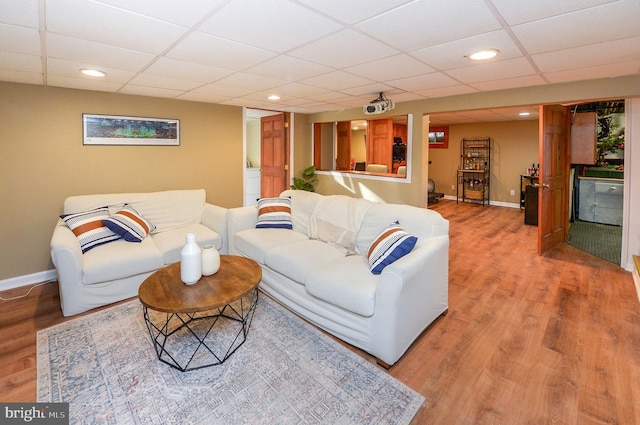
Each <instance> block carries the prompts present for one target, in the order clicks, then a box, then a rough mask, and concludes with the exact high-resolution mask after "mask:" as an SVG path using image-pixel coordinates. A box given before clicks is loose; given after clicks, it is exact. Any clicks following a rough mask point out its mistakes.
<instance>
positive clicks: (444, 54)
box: [411, 30, 522, 71]
mask: <svg viewBox="0 0 640 425" xmlns="http://www.w3.org/2000/svg"><path fill="white" fill-rule="evenodd" d="M487 49H498V50H499V51H500V54H499V56H498V57H496V58H495V59H492V61H493V62H497V61H503V60H506V59H512V58H516V57H522V51H521V50H520V49H519V48H518V46H517V45H516V44H515V42H514V41H513V40H512V39H511V37H510V36H509V34H508V33H507V32H506V31H504V30H498V31H491V32H488V33H484V34H480V35H476V36H473V37H467V38H463V39H460V40H455V41H451V42H449V43H443V44H438V45H436V46H431V47H427V48H424V49H419V50H414V51H412V52H411V55H412V56H415V57H416V58H418V59H420V60H421V61H423V62H426V63H429V64H431V65H432V66H433V67H435V68H436V69H439V70H445V71H446V70H450V69H457V68H464V67H472V66H475V65H477V62H474V61H472V60H471V59H469V57H468V56H469V55H470V54H471V53H473V52H476V51H479V50H487Z"/></svg>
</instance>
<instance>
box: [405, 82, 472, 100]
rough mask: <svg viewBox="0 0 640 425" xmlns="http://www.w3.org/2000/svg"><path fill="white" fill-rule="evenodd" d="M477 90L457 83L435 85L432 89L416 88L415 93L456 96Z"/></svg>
mask: <svg viewBox="0 0 640 425" xmlns="http://www.w3.org/2000/svg"><path fill="white" fill-rule="evenodd" d="M477 91H478V90H476V89H474V88H473V87H470V86H467V85H464V84H458V85H455V86H448V87H437V88H434V89H427V90H418V91H417V92H415V93H416V94H419V95H420V96H424V97H426V98H437V97H446V96H458V95H461V94H469V93H475V92H477Z"/></svg>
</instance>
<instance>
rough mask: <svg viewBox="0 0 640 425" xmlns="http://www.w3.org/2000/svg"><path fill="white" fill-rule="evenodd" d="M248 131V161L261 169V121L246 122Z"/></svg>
mask: <svg viewBox="0 0 640 425" xmlns="http://www.w3.org/2000/svg"><path fill="white" fill-rule="evenodd" d="M246 131H247V135H246V137H247V160H249V161H250V162H251V166H252V167H256V168H259V167H260V120H259V119H252V120H247V122H246Z"/></svg>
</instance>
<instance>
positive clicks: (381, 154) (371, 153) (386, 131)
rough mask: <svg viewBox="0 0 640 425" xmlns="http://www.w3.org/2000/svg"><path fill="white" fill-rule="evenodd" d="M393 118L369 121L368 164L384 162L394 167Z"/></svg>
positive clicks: (390, 167) (389, 166)
mask: <svg viewBox="0 0 640 425" xmlns="http://www.w3.org/2000/svg"><path fill="white" fill-rule="evenodd" d="M392 157H393V120H392V119H391V118H386V119H378V120H370V121H369V122H368V123H367V165H368V164H383V165H386V166H387V169H388V170H391V169H392V163H391V162H392Z"/></svg>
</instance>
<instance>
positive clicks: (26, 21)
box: [0, 0, 39, 28]
mask: <svg viewBox="0 0 640 425" xmlns="http://www.w3.org/2000/svg"><path fill="white" fill-rule="evenodd" d="M0 22H1V23H5V24H11V25H19V26H24V27H30V28H38V24H39V20H38V0H15V1H11V0H2V1H0Z"/></svg>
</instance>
